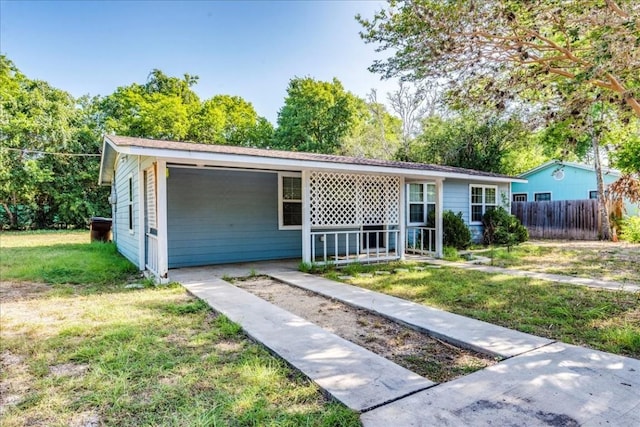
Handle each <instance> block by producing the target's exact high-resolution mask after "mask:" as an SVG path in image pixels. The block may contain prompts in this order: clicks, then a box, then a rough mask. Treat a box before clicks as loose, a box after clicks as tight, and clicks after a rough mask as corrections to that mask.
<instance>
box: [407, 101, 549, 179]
mask: <svg viewBox="0 0 640 427" xmlns="http://www.w3.org/2000/svg"><path fill="white" fill-rule="evenodd" d="M423 128H424V133H423V134H422V135H420V136H419V137H418V138H417V140H416V141H415V142H414V144H413V145H412V147H411V151H410V154H409V159H410V160H412V161H417V162H424V163H435V164H442V165H448V166H457V167H462V168H467V169H476V170H482V171H486V172H495V173H505V174H510V173H512V174H517V173H520V172H523V171H525V170H527V169H529V168H531V167H534V166H536V165H537V164H539V163H542V162H543V161H544V160H545V159H544V157H543V156H542V155H541V154H540V150H537V147H538V146H537V145H536V144H535V143H534V141H532V138H531V137H530V133H529V132H527V130H526V129H525V126H524V125H523V124H522V123H521V122H520V121H518V120H516V119H509V120H501V119H498V118H495V117H494V118H490V119H484V118H482V117H479V116H477V115H474V114H471V113H464V114H461V115H459V116H454V117H449V118H443V117H439V116H432V117H430V118H428V119H426V120H425V121H424V123H423ZM511 153H517V154H516V155H511Z"/></svg>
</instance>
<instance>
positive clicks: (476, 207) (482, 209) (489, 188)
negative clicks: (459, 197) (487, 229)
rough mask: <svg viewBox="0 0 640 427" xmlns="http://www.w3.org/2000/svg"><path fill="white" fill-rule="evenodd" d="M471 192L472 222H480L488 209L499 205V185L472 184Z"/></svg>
mask: <svg viewBox="0 0 640 427" xmlns="http://www.w3.org/2000/svg"><path fill="white" fill-rule="evenodd" d="M469 193H470V196H469V199H470V202H471V203H470V205H471V223H476V224H479V223H481V222H482V216H483V215H484V214H485V213H486V212H487V211H489V210H491V209H495V208H496V207H497V206H498V197H497V194H498V187H496V186H495V185H471V186H470V188H469Z"/></svg>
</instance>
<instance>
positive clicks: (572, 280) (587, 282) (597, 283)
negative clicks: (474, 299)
mask: <svg viewBox="0 0 640 427" xmlns="http://www.w3.org/2000/svg"><path fill="white" fill-rule="evenodd" d="M418 262H423V263H426V264H432V265H441V266H447V267H455V268H462V269H465V270H474V271H483V272H485V273H493V274H508V275H510V276H518V277H531V278H532V279H540V280H548V281H551V282H558V283H566V284H568V285H578V286H588V287H590V288H599V289H608V290H613V291H626V292H640V285H634V284H631V283H623V282H614V281H609V280H599V279H589V278H586V277H574V276H565V275H562V274H550V273H538V272H535V271H527V270H516V269H514V268H502V267H493V266H489V265H481V264H473V263H469V262H451V261H445V260H441V259H424V258H422V259H419V260H418Z"/></svg>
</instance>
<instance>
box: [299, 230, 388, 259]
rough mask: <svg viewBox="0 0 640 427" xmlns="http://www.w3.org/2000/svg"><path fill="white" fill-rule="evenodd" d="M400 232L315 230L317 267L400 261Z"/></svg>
mask: <svg viewBox="0 0 640 427" xmlns="http://www.w3.org/2000/svg"><path fill="white" fill-rule="evenodd" d="M399 233H400V232H399V230H349V231H344V230H341V231H312V232H311V259H312V262H313V263H314V264H320V265H325V264H335V265H343V264H350V263H354V262H361V263H373V262H382V261H392V260H397V259H400V251H399V250H398V237H399Z"/></svg>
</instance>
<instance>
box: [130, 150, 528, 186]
mask: <svg viewBox="0 0 640 427" xmlns="http://www.w3.org/2000/svg"><path fill="white" fill-rule="evenodd" d="M118 152H120V153H122V154H130V155H137V156H151V157H158V158H163V159H167V160H168V161H170V162H181V163H186V164H200V163H207V164H211V165H214V164H215V165H220V166H227V167H245V168H270V169H286V170H300V169H307V170H332V171H350V172H365V173H382V174H391V175H403V176H415V177H432V178H442V179H446V178H451V179H467V180H474V181H483V182H527V181H526V180H523V179H519V178H513V177H494V176H482V175H472V174H464V173H456V172H445V171H436V170H423V169H410V168H401V167H393V166H378V165H360V164H353V163H339V162H323V161H316V160H299V159H283V158H274V157H266V156H264V157H263V156H251V155H246V154H229V153H211V152H202V151H189V150H167V149H164V148H148V147H137V146H118Z"/></svg>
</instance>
